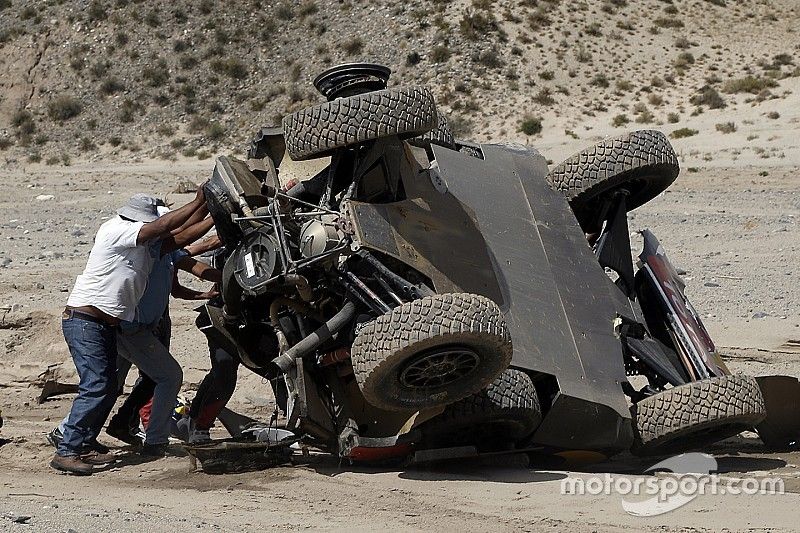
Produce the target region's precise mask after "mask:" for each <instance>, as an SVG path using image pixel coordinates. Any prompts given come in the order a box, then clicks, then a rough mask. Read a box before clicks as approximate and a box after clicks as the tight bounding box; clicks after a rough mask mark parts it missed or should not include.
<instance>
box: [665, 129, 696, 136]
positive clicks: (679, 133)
mask: <svg viewBox="0 0 800 533" xmlns="http://www.w3.org/2000/svg"><path fill="white" fill-rule="evenodd" d="M698 133H700V132H698V131H697V130H693V129H691V128H679V129H677V130H675V131H673V132H672V133H670V134H669V136H670V137H672V138H673V139H683V138H684V137H692V136H693V135H697V134H698Z"/></svg>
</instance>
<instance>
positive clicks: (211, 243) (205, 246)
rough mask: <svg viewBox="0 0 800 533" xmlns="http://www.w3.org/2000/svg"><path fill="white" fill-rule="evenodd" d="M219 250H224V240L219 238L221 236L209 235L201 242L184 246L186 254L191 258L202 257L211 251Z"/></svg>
mask: <svg viewBox="0 0 800 533" xmlns="http://www.w3.org/2000/svg"><path fill="white" fill-rule="evenodd" d="M217 248H222V239H220V238H219V235H209V236H208V237H206V238H205V239H203V240H202V241H200V242H196V243H193V244H190V245H189V246H184V249H185V250H186V253H188V254H189V256H191V257H195V256H197V255H202V254H204V253H206V252H210V251H211V250H216V249H217Z"/></svg>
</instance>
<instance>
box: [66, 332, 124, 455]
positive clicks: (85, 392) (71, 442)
mask: <svg viewBox="0 0 800 533" xmlns="http://www.w3.org/2000/svg"><path fill="white" fill-rule="evenodd" d="M61 328H62V329H63V331H64V339H65V340H66V341H67V346H69V352H70V354H72V360H73V361H74V363H75V368H76V369H77V370H78V376H79V377H80V383H79V385H78V396H77V397H76V398H75V401H73V402H72V409H71V410H70V412H69V417H68V418H67V423H66V424H65V425H64V438H63V440H62V441H61V444H59V446H58V451H57V452H56V453H58V455H61V456H70V455H80V454H81V452H82V449H83V446H84V444H89V443H91V442H93V441H94V440H95V439H96V438H97V435H99V434H100V430H101V429H102V428H103V424H104V423H105V421H106V418H108V415H109V413H110V412H111V409H112V408H113V407H114V402H115V400H116V399H117V331H116V328H115V327H113V326H110V325H108V324H98V323H96V322H91V321H88V320H83V319H81V318H78V317H72V318H68V319H64V320H62V321H61Z"/></svg>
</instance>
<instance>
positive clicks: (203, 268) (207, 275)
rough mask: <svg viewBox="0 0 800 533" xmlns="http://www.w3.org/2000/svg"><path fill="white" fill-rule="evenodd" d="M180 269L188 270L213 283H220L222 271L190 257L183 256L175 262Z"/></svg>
mask: <svg viewBox="0 0 800 533" xmlns="http://www.w3.org/2000/svg"><path fill="white" fill-rule="evenodd" d="M175 266H176V267H178V268H179V269H181V270H184V271H186V272H189V273H190V274H192V275H193V276H195V277H198V278H200V279H203V280H206V281H213V282H214V283H222V271H221V270H217V269H216V268H212V267H210V266H208V265H207V264H205V263H202V262H200V261H198V260H197V259H194V258H192V257H189V256H187V257H183V258H181V259H180V261H178V262H177V263H176V264H175Z"/></svg>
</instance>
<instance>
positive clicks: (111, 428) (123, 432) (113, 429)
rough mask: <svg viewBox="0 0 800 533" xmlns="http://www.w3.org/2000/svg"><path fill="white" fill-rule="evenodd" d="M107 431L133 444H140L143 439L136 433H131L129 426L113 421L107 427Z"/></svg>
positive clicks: (118, 438)
mask: <svg viewBox="0 0 800 533" xmlns="http://www.w3.org/2000/svg"><path fill="white" fill-rule="evenodd" d="M106 433H107V434H108V435H110V436H112V437H114V438H115V439H117V440H121V441H122V442H124V443H126V444H130V445H131V446H140V445H141V444H142V441H141V440H139V437H137V436H136V435H131V430H130V429H128V427H127V426H125V425H121V424H114V423H113V421H112V423H110V424H109V425H108V427H107V428H106Z"/></svg>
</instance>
